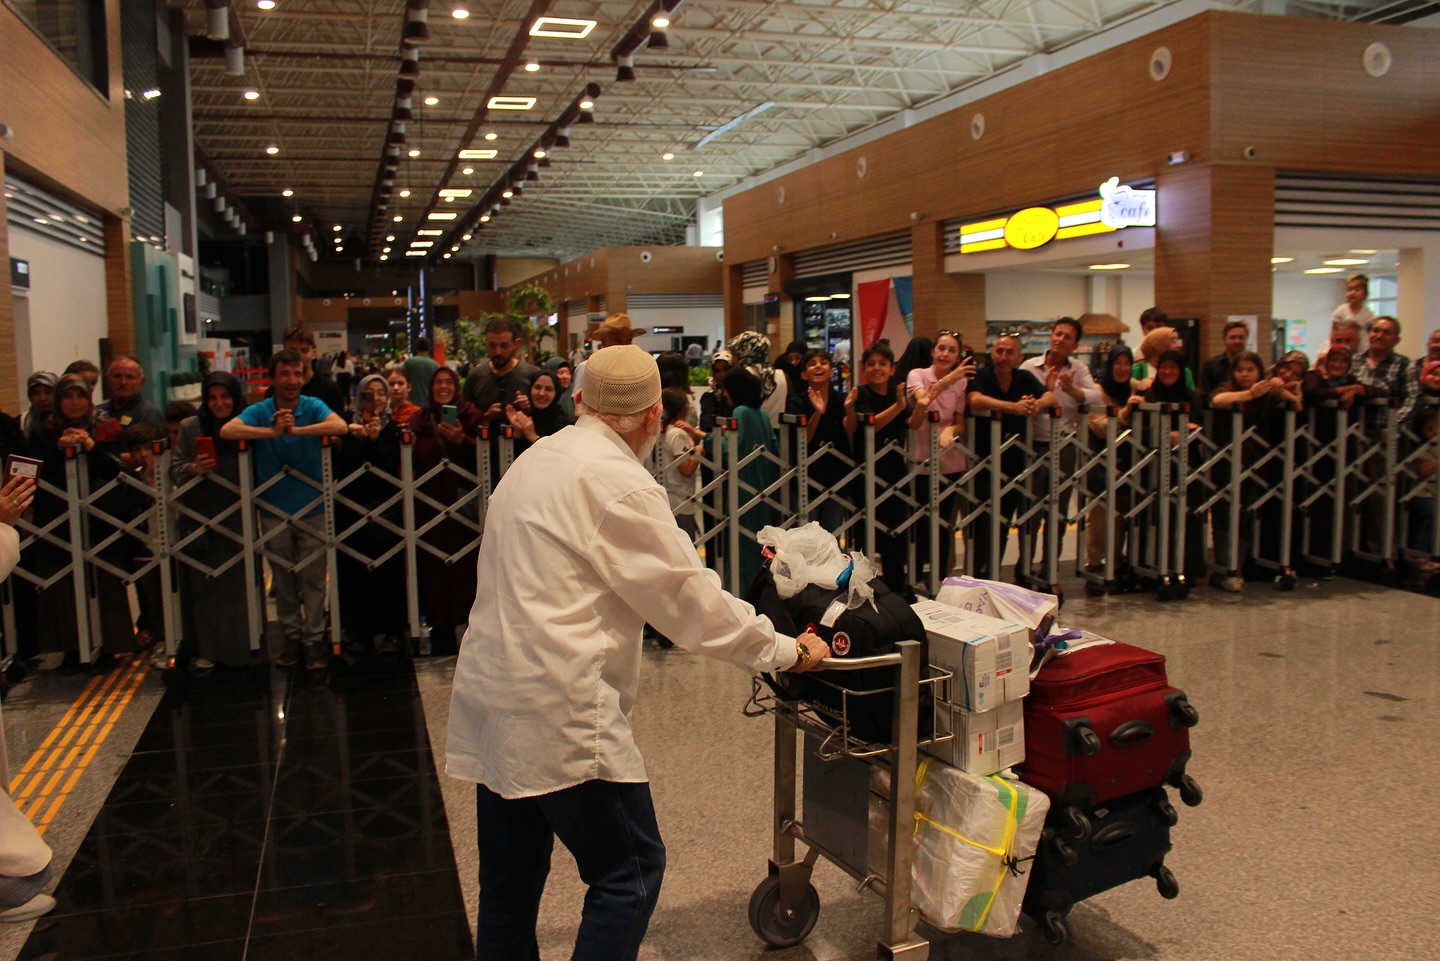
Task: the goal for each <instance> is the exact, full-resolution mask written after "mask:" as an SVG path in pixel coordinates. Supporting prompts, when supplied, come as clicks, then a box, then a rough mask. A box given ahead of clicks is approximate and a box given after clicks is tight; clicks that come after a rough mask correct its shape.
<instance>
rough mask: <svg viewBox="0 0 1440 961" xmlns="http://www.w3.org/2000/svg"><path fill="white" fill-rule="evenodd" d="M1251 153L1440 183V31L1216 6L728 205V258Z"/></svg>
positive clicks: (1002, 207)
mask: <svg viewBox="0 0 1440 961" xmlns="http://www.w3.org/2000/svg"><path fill="white" fill-rule="evenodd" d="M1376 40H1383V41H1384V42H1385V43H1386V44H1387V45H1388V46H1389V47H1390V49H1391V52H1392V55H1393V57H1394V65H1393V66H1392V68H1391V70H1390V72H1389V73H1388V74H1386V75H1385V76H1384V77H1381V78H1372V77H1369V76H1368V75H1366V74H1365V72H1364V70H1363V69H1362V66H1361V56H1362V54H1363V52H1364V50H1365V48H1366V47H1367V46H1368V45H1369V44H1370V43H1372V42H1374V41H1376ZM1161 45H1163V46H1166V47H1168V48H1169V49H1170V51H1171V54H1172V67H1171V70H1170V74H1169V76H1168V77H1166V78H1165V79H1164V80H1162V81H1159V82H1157V81H1155V80H1152V79H1151V77H1150V75H1149V61H1150V54H1151V51H1153V50H1154V49H1155V48H1156V47H1159V46H1161ZM977 113H980V114H983V115H984V116H985V119H986V129H985V134H984V136H983V137H982V138H981V139H980V140H979V141H975V140H973V139H972V138H971V136H970V133H969V125H970V120H971V117H972V116H974V115H975V114H977ZM1247 146H1254V147H1256V150H1257V159H1256V160H1255V161H1254V162H1255V163H1259V164H1264V165H1266V166H1270V167H1275V168H1278V169H1285V170H1290V169H1293V170H1314V171H1323V172H1336V173H1357V174H1404V175H1414V176H1422V177H1424V176H1428V177H1437V176H1440V32H1437V31H1434V30H1422V29H1415V28H1411V27H1388V26H1377V25H1373V24H1357V23H1343V22H1331V21H1321V20H1308V19H1300V18H1295V17H1265V16H1258V15H1251V14H1243V13H1233V12H1216V11H1212V12H1210V13H1205V14H1201V15H1199V16H1197V17H1192V18H1191V19H1189V20H1186V21H1184V22H1182V23H1179V24H1175V25H1173V26H1171V27H1167V28H1165V29H1162V30H1159V31H1156V32H1155V33H1153V34H1150V35H1148V36H1146V37H1141V38H1138V39H1136V40H1134V41H1131V42H1129V43H1125V44H1121V45H1118V46H1116V47H1114V48H1112V49H1110V50H1106V51H1104V52H1102V53H1099V54H1097V55H1095V56H1093V57H1090V58H1088V59H1086V60H1084V61H1082V62H1080V63H1076V64H1072V65H1070V66H1068V67H1064V68H1061V69H1059V70H1056V71H1054V72H1053V73H1050V74H1046V75H1044V76H1041V77H1038V78H1036V79H1034V80H1031V81H1029V82H1027V83H1024V84H1021V85H1019V86H1016V87H1013V88H1011V89H1009V90H1005V91H1001V92H999V93H996V94H994V95H993V96H990V97H986V98H984V99H982V100H980V101H977V102H976V103H975V104H972V105H969V106H966V107H962V108H959V109H957V110H954V111H951V112H950V113H947V114H944V115H942V116H939V117H936V118H934V119H932V120H929V121H926V122H925V123H923V124H918V125H916V126H914V127H911V128H909V129H907V130H903V131H900V132H898V133H896V134H893V135H891V136H889V137H886V138H885V139H883V140H881V141H877V142H874V143H870V144H865V145H864V146H861V147H857V148H855V149H854V150H850V151H847V152H845V153H843V154H839V155H837V156H835V157H832V158H829V159H827V160H825V161H822V162H821V163H818V164H815V165H813V166H810V167H807V168H805V169H803V170H800V171H797V172H796V173H794V174H791V175H789V176H787V177H783V178H780V179H778V180H775V181H771V182H769V183H766V184H763V185H761V186H759V187H756V188H754V189H753V190H750V191H746V192H745V193H742V194H738V195H737V196H735V197H731V198H729V199H727V200H726V201H725V241H726V250H725V255H726V257H727V258H728V259H729V260H731V261H732V262H734V263H744V262H745V261H747V260H754V259H756V258H759V257H764V256H769V254H770V253H771V252H772V251H773V248H774V247H775V246H777V245H778V246H779V248H780V249H781V250H782V251H784V252H787V253H795V252H797V251H803V250H810V249H814V248H817V247H824V246H827V245H830V244H833V243H837V242H843V241H846V240H853V239H858V238H862V237H871V236H878V235H881V234H885V233H890V232H892V231H895V230H899V229H904V228H906V227H908V226H909V223H908V222H907V218H908V217H909V215H910V214H911V213H912V212H918V213H921V214H923V215H924V216H925V217H926V218H927V219H937V220H944V219H950V218H958V217H970V216H979V215H983V214H987V213H991V212H998V211H1006V210H1013V209H1016V208H1018V207H1023V206H1027V205H1029V204H1032V203H1041V202H1044V201H1047V200H1052V199H1055V198H1058V197H1062V196H1067V195H1070V194H1073V193H1077V192H1082V191H1086V190H1090V189H1093V187H1094V186H1096V185H1098V184H1099V183H1100V182H1101V181H1103V180H1104V179H1106V178H1108V177H1110V176H1112V175H1113V176H1119V177H1120V178H1121V179H1122V180H1133V179H1138V178H1141V177H1147V176H1157V175H1159V174H1160V173H1161V172H1162V171H1163V170H1164V169H1165V166H1166V158H1167V156H1168V155H1169V154H1170V153H1172V152H1176V151H1185V152H1187V153H1188V154H1189V157H1190V160H1189V162H1190V163H1191V164H1206V163H1209V162H1211V161H1217V162H1225V163H1228V162H1232V161H1235V162H1241V161H1244V157H1243V151H1244V149H1245V147H1247ZM862 157H863V158H864V159H865V164H866V168H867V169H866V173H865V176H864V177H863V178H861V177H858V176H857V175H856V168H857V162H858V161H859V160H860V159H861V158H862ZM782 191H783V197H784V200H783V202H782V201H781V199H780V198H781V196H782Z"/></svg>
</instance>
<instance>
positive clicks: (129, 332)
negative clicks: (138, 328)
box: [6, 214, 135, 362]
mask: <svg viewBox="0 0 1440 961" xmlns="http://www.w3.org/2000/svg"><path fill="white" fill-rule="evenodd" d="M6 263H9V260H8V258H7V260H6ZM130 266H131V252H130V221H129V220H126V219H124V218H122V217H116V216H113V215H111V214H106V215H105V308H106V309H105V313H106V319H107V325H106V326H107V330H106V334H107V335H108V336H109V338H110V356H111V357H121V356H124V355H127V354H130V355H133V354H134V353H135V281H134V278H133V277H131V275H130ZM96 360H97V362H98V361H100V358H96Z"/></svg>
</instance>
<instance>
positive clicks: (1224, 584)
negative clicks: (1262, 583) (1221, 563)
mask: <svg viewBox="0 0 1440 961" xmlns="http://www.w3.org/2000/svg"><path fill="white" fill-rule="evenodd" d="M1220 590H1222V591H1226V592H1228V593H1231V594H1239V593H1240V592H1241V591H1243V590H1245V582H1244V581H1243V580H1241V579H1240V578H1238V577H1222V578H1221V579H1220Z"/></svg>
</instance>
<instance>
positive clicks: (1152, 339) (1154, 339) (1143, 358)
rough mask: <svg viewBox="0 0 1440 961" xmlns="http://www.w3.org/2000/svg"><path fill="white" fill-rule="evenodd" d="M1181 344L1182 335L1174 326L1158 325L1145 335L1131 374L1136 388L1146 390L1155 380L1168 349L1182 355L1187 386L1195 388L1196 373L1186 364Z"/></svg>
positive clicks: (1181, 359) (1181, 362) (1181, 360)
mask: <svg viewBox="0 0 1440 961" xmlns="http://www.w3.org/2000/svg"><path fill="white" fill-rule="evenodd" d="M1180 344H1181V341H1180V335H1179V334H1177V333H1176V332H1175V328H1174V327H1156V328H1154V329H1153V330H1151V331H1150V333H1148V334H1146V335H1145V338H1144V339H1143V340H1141V341H1140V360H1139V362H1137V363H1136V364H1135V366H1134V368H1133V369H1132V370H1131V374H1130V376H1131V378H1132V379H1133V380H1134V381H1135V389H1136V390H1140V391H1144V390H1148V389H1149V388H1150V384H1151V383H1152V382H1153V381H1154V380H1155V372H1156V369H1157V367H1158V366H1159V363H1160V355H1161V354H1163V353H1165V352H1166V351H1171V352H1174V353H1175V354H1178V355H1179V356H1180V369H1181V370H1183V371H1184V372H1185V386H1186V387H1188V388H1189V389H1191V390H1194V389H1195V375H1194V374H1193V373H1192V372H1191V371H1190V368H1189V367H1186V366H1185V355H1184V354H1180V351H1179V347H1180Z"/></svg>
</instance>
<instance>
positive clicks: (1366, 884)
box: [421, 579, 1440, 961]
mask: <svg viewBox="0 0 1440 961" xmlns="http://www.w3.org/2000/svg"><path fill="white" fill-rule="evenodd" d="M1067 586H1069V587H1070V588H1071V589H1070V590H1069V594H1070V596H1071V600H1069V601H1068V602H1067V604H1066V607H1065V610H1064V612H1063V616H1062V620H1063V621H1064V622H1066V623H1071V624H1074V625H1077V626H1084V627H1087V628H1090V629H1091V630H1095V631H1097V632H1100V633H1104V634H1108V635H1110V636H1113V637H1115V638H1117V639H1120V640H1125V641H1128V642H1131V643H1135V644H1139V645H1141V646H1144V647H1149V648H1152V649H1154V650H1157V651H1160V652H1162V653H1164V654H1165V655H1166V656H1167V657H1168V658H1169V670H1170V678H1171V682H1172V683H1174V684H1176V685H1177V686H1179V687H1182V688H1184V689H1185V690H1186V691H1187V692H1188V693H1189V695H1190V698H1191V701H1192V703H1194V704H1195V705H1196V706H1197V707H1198V708H1199V710H1200V714H1201V723H1200V726H1199V727H1198V728H1196V729H1195V730H1194V731H1193V732H1192V747H1193V750H1194V754H1195V756H1194V760H1193V762H1192V764H1191V766H1190V772H1191V773H1192V774H1193V775H1194V776H1195V777H1196V778H1197V779H1198V780H1199V781H1200V783H1201V785H1202V786H1203V788H1204V789H1205V801H1204V803H1203V804H1202V805H1201V806H1200V807H1198V808H1187V807H1183V806H1181V805H1179V803H1178V801H1177V805H1176V806H1177V808H1178V809H1179V811H1180V823H1179V825H1178V826H1177V827H1176V828H1175V829H1174V831H1173V842H1174V846H1175V849H1174V852H1173V853H1172V854H1171V855H1170V857H1169V858H1168V859H1167V862H1166V863H1167V864H1169V865H1170V866H1171V867H1172V869H1173V870H1174V872H1175V874H1176V877H1177V878H1178V880H1179V882H1180V886H1181V894H1180V897H1179V899H1178V900H1175V901H1166V900H1163V899H1162V898H1161V897H1160V896H1159V895H1158V894H1157V893H1156V892H1155V887H1154V884H1153V883H1152V882H1149V881H1137V882H1134V883H1132V884H1129V885H1126V886H1124V887H1122V888H1119V889H1117V890H1114V891H1111V892H1109V893H1106V894H1104V895H1101V896H1099V897H1097V898H1095V899H1093V900H1091V901H1087V902H1084V903H1082V904H1081V905H1079V906H1077V907H1076V908H1075V910H1074V911H1073V912H1072V914H1071V916H1070V930H1071V943H1070V944H1068V945H1066V946H1064V947H1061V948H1055V947H1052V946H1051V945H1049V944H1048V943H1047V942H1046V941H1045V940H1044V938H1043V937H1041V936H1040V934H1039V933H1038V931H1037V930H1036V929H1035V926H1034V925H1033V924H1029V923H1028V922H1027V924H1026V926H1025V927H1024V928H1023V929H1022V933H1021V934H1020V935H1018V936H1017V937H1014V938H1011V939H1006V940H995V939H990V938H984V937H980V936H975V935H959V936H943V935H939V934H936V933H934V932H931V934H932V935H934V937H935V938H936V941H935V943H934V945H933V947H932V949H931V957H932V958H937V959H957V961H958V959H966V961H972V959H973V961H988V959H1021V958H1024V959H1031V958H1036V959H1051V958H1063V959H1073V961H1081V959H1084V961H1090V959H1113V961H1122V959H1144V961H1252V959H1253V961H1275V959H1295V961H1300V959H1316V961H1322V959H1323V961H1330V959H1334V961H1352V959H1354V961H1358V959H1365V961H1381V959H1395V961H1401V959H1415V961H1418V959H1425V958H1433V957H1435V956H1436V955H1437V953H1440V932H1437V929H1436V924H1435V919H1436V918H1437V916H1440V893H1437V891H1440V868H1437V867H1436V862H1435V860H1434V858H1433V852H1434V851H1436V850H1440V820H1437V818H1436V817H1435V816H1434V812H1435V811H1436V809H1437V805H1440V752H1437V751H1436V747H1435V741H1436V735H1437V733H1440V698H1437V694H1440V601H1437V600H1435V599H1433V598H1425V597H1420V596H1417V595H1414V594H1409V593H1404V592H1401V591H1396V590H1390V589H1386V588H1381V587H1374V586H1369V585H1364V584H1360V583H1357V582H1354V581H1348V580H1344V579H1337V580H1334V581H1329V582H1324V583H1320V582H1315V581H1303V580H1302V582H1301V584H1300V586H1299V587H1298V588H1297V589H1296V590H1295V591H1294V592H1293V593H1290V594H1278V593H1275V592H1273V591H1272V590H1271V589H1270V588H1268V587H1266V586H1263V585H1254V584H1252V585H1248V586H1247V590H1246V593H1244V594H1241V595H1232V594H1223V593H1221V592H1219V591H1216V590H1213V589H1209V588H1201V589H1198V590H1196V591H1195V593H1194V594H1192V595H1191V597H1190V598H1189V599H1188V600H1186V601H1183V602H1178V603H1177V602H1172V603H1164V604H1162V603H1160V602H1158V601H1156V600H1155V599H1154V598H1153V597H1152V596H1150V595H1129V596H1124V597H1118V598H1104V599H1093V600H1092V599H1086V598H1084V597H1083V595H1082V594H1081V592H1080V591H1079V589H1078V588H1079V585H1078V584H1074V585H1067ZM448 669H449V665H448V662H435V663H432V664H427V665H422V669H421V690H422V692H424V696H425V700H426V711H427V718H428V720H429V722H430V730H431V738H432V742H433V743H434V745H435V748H436V750H437V752H439V751H443V739H444V724H443V721H444V714H445V709H446V697H447V693H448V680H449V677H448ZM642 685H643V687H642V691H641V695H640V698H639V703H638V708H637V717H636V727H637V730H638V732H639V736H640V740H641V745H642V747H643V748H644V750H645V755H646V758H647V761H648V763H649V767H650V774H651V778H652V782H653V786H654V795H655V800H656V805H657V808H658V813H659V818H660V826H661V830H662V833H663V834H664V837H665V840H666V844H667V847H668V850H669V865H670V866H669V870H668V873H667V876H666V879H665V887H664V889H663V891H662V893H661V898H660V905H659V908H658V910H657V911H656V914H655V917H654V920H653V923H652V925H651V929H650V936H649V938H648V939H647V941H646V943H645V945H644V947H643V948H642V950H641V953H640V957H641V958H643V959H647V961H660V959H667V961H669V959H706V961H732V959H733V961H741V959H759V958H766V959H773V961H801V959H803V961H811V959H813V961H841V959H844V961H851V959H854V961H860V959H870V958H874V957H875V941H876V938H877V936H878V933H879V931H880V911H881V901H880V899H879V898H878V897H876V896H874V895H872V894H869V893H868V892H867V893H862V894H857V893H856V892H855V885H854V883H853V882H852V881H851V880H850V879H849V877H848V876H847V875H844V874H842V873H841V872H840V871H838V870H837V869H834V868H833V867H829V866H828V865H825V864H824V862H823V861H822V863H821V866H820V868H819V869H818V870H817V872H816V875H815V886H816V887H817V889H818V890H819V892H820V898H821V912H820V918H819V921H818V923H817V924H816V926H815V929H814V932H813V933H812V935H811V936H810V937H809V939H808V940H807V941H806V943H805V944H804V945H802V946H800V947H796V948H792V949H789V950H785V951H774V950H770V949H767V948H766V947H765V946H764V945H763V944H762V943H761V942H760V940H759V939H758V938H757V937H756V936H755V935H754V934H753V933H752V932H751V930H750V927H749V925H748V923H747V921H746V905H747V902H748V900H749V897H750V894H751V892H752V891H753V890H754V888H755V885H756V884H757V883H758V882H759V881H760V880H761V879H762V878H763V877H764V874H765V865H766V860H767V858H768V856H769V836H768V824H769V807H770V803H771V795H772V790H771V788H772V784H771V778H772V773H771V723H770V722H769V720H768V719H761V720H752V719H747V718H745V717H742V716H741V713H740V709H741V707H742V705H743V704H744V703H745V700H746V698H747V696H748V693H749V680H748V678H747V677H746V676H745V675H744V674H743V673H742V672H740V671H739V670H736V669H733V668H731V667H729V666H727V665H725V664H721V663H717V662H712V661H707V660H705V659H703V658H700V657H697V656H694V655H691V654H687V653H684V652H681V651H678V650H676V651H668V652H661V651H659V650H656V649H653V648H652V649H651V650H650V651H649V653H648V654H647V659H646V663H645V671H644V674H643V680H642ZM446 780H447V781H448V779H446ZM445 788H446V791H447V807H448V808H449V813H450V823H451V829H452V834H453V837H454V841H455V849H456V858H457V860H459V861H460V862H461V881H462V884H463V885H464V886H465V888H466V897H467V900H468V901H469V902H470V903H471V905H472V914H473V903H474V897H475V871H474V863H473V859H474V839H473V833H472V831H473V828H471V826H470V825H471V823H472V821H473V801H472V799H471V798H470V795H469V788H468V786H467V785H462V784H459V783H458V782H453V781H450V782H449V783H447V784H446V785H445ZM582 897H583V888H582V887H581V885H580V884H579V882H578V880H577V879H576V877H575V872H574V865H573V862H570V861H569V859H568V857H566V856H565V855H564V854H563V853H562V852H557V857H556V861H555V868H554V871H553V873H552V875H551V883H550V886H549V889H548V890H547V893H546V901H545V906H544V911H543V915H542V931H541V947H542V952H543V956H544V957H547V958H564V957H567V956H568V954H569V950H570V944H571V939H572V938H573V935H574V931H575V927H576V924H577V920H578V917H579V910H580V903H581V898H582Z"/></svg>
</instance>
